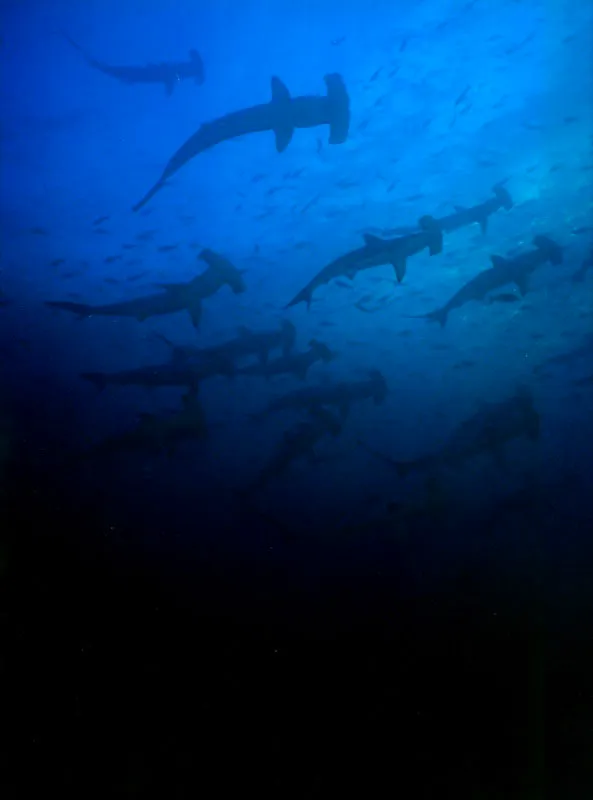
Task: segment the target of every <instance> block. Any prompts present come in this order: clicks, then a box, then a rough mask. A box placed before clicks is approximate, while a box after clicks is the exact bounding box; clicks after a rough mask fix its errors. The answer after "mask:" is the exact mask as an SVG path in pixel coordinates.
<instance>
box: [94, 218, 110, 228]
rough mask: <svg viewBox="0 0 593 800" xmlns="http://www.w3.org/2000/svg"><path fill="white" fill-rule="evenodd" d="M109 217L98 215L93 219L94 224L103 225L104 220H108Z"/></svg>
mask: <svg viewBox="0 0 593 800" xmlns="http://www.w3.org/2000/svg"><path fill="white" fill-rule="evenodd" d="M108 219H109V217H97V219H94V220H93V225H95V226H96V225H102V224H103V223H104V222H107V220H108Z"/></svg>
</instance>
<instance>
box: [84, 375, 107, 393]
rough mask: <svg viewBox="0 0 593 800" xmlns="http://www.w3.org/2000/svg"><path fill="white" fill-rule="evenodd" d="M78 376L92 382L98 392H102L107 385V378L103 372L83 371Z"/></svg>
mask: <svg viewBox="0 0 593 800" xmlns="http://www.w3.org/2000/svg"><path fill="white" fill-rule="evenodd" d="M80 377H81V378H84V380H85V381H89V383H92V384H93V386H94V387H95V389H96V390H97V391H98V392H102V391H103V389H104V388H105V387H106V386H107V378H106V376H105V373H104V372H83V373H81V375H80Z"/></svg>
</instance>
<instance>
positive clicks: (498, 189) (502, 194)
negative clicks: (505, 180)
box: [492, 183, 513, 211]
mask: <svg viewBox="0 0 593 800" xmlns="http://www.w3.org/2000/svg"><path fill="white" fill-rule="evenodd" d="M492 191H493V192H494V194H495V195H496V199H497V200H498V202H499V203H500V204H501V206H502V207H503V208H504V210H505V211H510V210H511V208H512V207H513V198H512V197H511V195H510V194H509V193H508V192H507V190H506V189H505V188H504V186H502V185H501V184H500V183H497V184H496V186H493V187H492Z"/></svg>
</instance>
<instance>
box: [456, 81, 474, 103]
mask: <svg viewBox="0 0 593 800" xmlns="http://www.w3.org/2000/svg"><path fill="white" fill-rule="evenodd" d="M470 88H471V87H470V85H469V83H468V85H467V86H466V87H465V89H464V90H463V91H462V92H461V94H460V95H459V97H458V98H457V100H456V101H455V106H458V105H459V104H460V103H462V102H463V101H464V100H465V98H466V97H467V93H468V92H469V90H470Z"/></svg>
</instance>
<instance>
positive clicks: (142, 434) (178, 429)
mask: <svg viewBox="0 0 593 800" xmlns="http://www.w3.org/2000/svg"><path fill="white" fill-rule="evenodd" d="M207 436H208V427H207V424H206V418H205V415H204V410H203V408H202V406H201V404H200V401H199V399H198V398H197V397H196V396H195V395H192V394H188V395H185V397H184V398H183V408H182V409H181V410H180V411H176V412H174V413H170V414H159V415H156V414H144V413H143V414H140V415H139V421H138V424H137V425H136V427H135V428H131V429H130V430H127V431H124V432H123V433H119V434H115V435H113V436H109V437H108V438H107V439H105V440H103V441H102V442H99V443H98V444H96V445H94V446H93V447H91V448H89V449H88V450H87V451H86V452H84V453H83V454H82V458H83V459H89V458H105V457H111V456H114V455H119V454H120V453H125V452H131V453H149V454H158V453H161V452H163V451H164V452H165V453H167V455H169V456H172V455H174V453H175V450H176V449H177V447H178V446H179V445H180V444H181V443H182V442H185V441H191V440H202V439H205V438H206V437H207ZM80 458H81V456H78V457H76V458H75V459H73V460H74V461H76V460H77V459H80Z"/></svg>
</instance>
